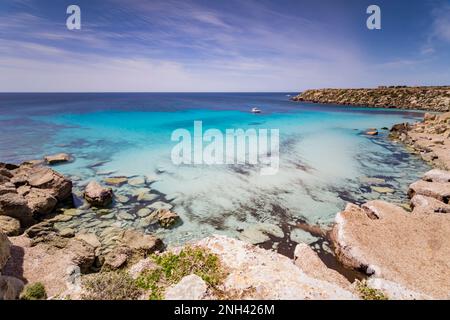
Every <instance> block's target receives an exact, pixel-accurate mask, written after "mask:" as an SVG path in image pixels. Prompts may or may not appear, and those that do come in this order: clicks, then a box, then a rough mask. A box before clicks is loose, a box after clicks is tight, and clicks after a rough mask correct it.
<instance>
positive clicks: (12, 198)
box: [0, 193, 35, 226]
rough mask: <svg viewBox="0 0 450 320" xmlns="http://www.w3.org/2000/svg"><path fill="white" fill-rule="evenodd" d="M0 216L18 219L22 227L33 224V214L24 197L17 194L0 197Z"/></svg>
mask: <svg viewBox="0 0 450 320" xmlns="http://www.w3.org/2000/svg"><path fill="white" fill-rule="evenodd" d="M0 215H6V216H10V217H13V218H16V219H18V220H19V221H20V222H21V223H22V224H23V225H24V226H27V225H32V224H34V223H35V219H34V218H33V212H32V211H31V209H30V208H29V207H28V204H27V202H26V200H25V198H24V197H22V196H20V195H18V194H17V193H6V194H3V195H0Z"/></svg>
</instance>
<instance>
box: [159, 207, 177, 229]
mask: <svg viewBox="0 0 450 320" xmlns="http://www.w3.org/2000/svg"><path fill="white" fill-rule="evenodd" d="M157 215H158V222H159V224H160V225H161V226H162V227H163V228H170V227H172V226H173V225H174V224H175V223H177V222H178V221H179V220H180V217H179V216H178V214H176V213H175V212H172V211H170V210H166V209H160V210H158V211H157Z"/></svg>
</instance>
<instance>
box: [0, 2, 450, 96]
mask: <svg viewBox="0 0 450 320" xmlns="http://www.w3.org/2000/svg"><path fill="white" fill-rule="evenodd" d="M72 4H75V5H78V6H79V7H80V9H81V30H68V29H67V27H66V19H67V18H68V17H69V15H68V14H67V13H66V9H67V7H68V6H69V5H72ZM372 4H376V5H378V6H379V7H380V9H381V30H369V29H368V28H367V27H366V20H367V18H368V17H369V15H368V14H367V13H366V10H367V7H368V6H369V5H372ZM378 85H450V0H409V1H406V0H322V1H319V0H199V1H196V0H161V1H156V0H70V1H65V0H1V1H0V92H128V91H132V92H227V91H229V92H261V91H262V92H264V91H265V92H276V91H278V92H299V91H303V90H305V89H311V88H326V87H338V88H346V87H373V86H378Z"/></svg>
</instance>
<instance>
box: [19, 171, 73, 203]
mask: <svg viewBox="0 0 450 320" xmlns="http://www.w3.org/2000/svg"><path fill="white" fill-rule="evenodd" d="M24 170H25V174H26V175H27V176H28V178H27V182H28V184H29V185H30V186H31V187H34V188H39V189H47V190H48V191H49V193H50V194H51V195H52V196H54V197H55V198H56V199H57V200H58V201H62V200H65V199H67V198H68V197H70V196H71V194H72V182H71V181H70V180H68V179H67V178H65V177H64V176H63V175H61V174H60V173H58V172H56V171H54V170H52V169H50V168H39V167H37V168H31V169H29V171H26V170H27V169H24Z"/></svg>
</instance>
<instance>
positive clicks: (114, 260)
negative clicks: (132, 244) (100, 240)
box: [103, 247, 132, 270]
mask: <svg viewBox="0 0 450 320" xmlns="http://www.w3.org/2000/svg"><path fill="white" fill-rule="evenodd" d="M131 254H132V252H131V249H130V248H128V247H117V248H114V249H113V250H112V251H111V252H109V253H108V254H106V256H105V262H104V263H103V268H105V269H108V270H117V269H119V268H121V267H122V266H124V265H125V263H126V262H127V260H128V258H129V257H130V256H131Z"/></svg>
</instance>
